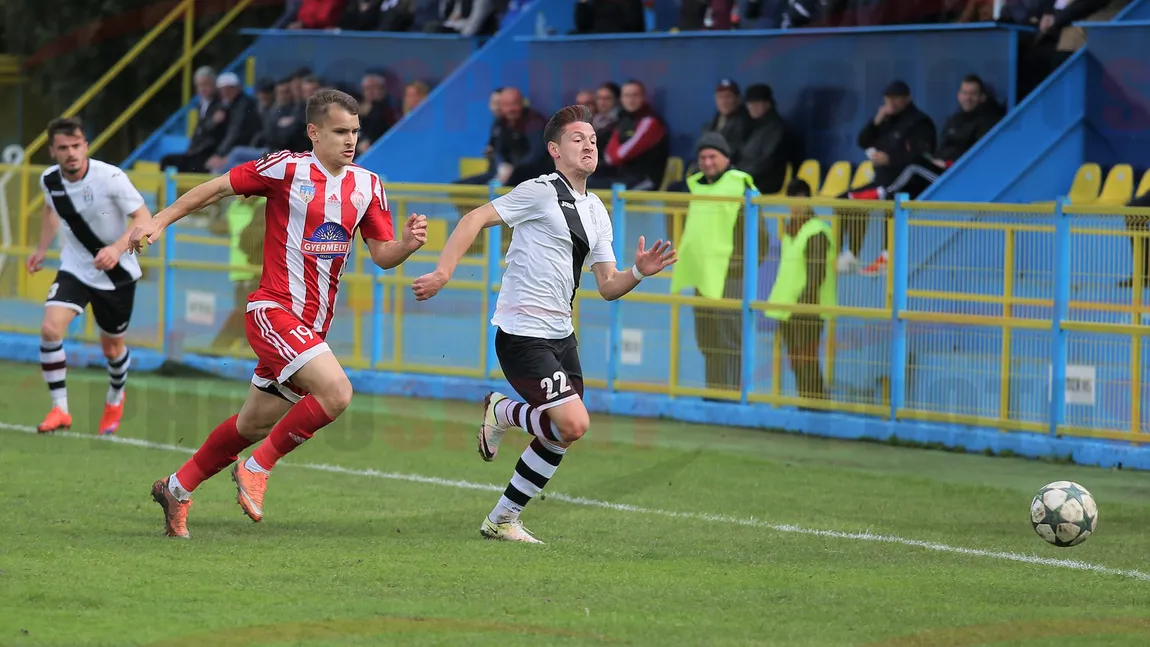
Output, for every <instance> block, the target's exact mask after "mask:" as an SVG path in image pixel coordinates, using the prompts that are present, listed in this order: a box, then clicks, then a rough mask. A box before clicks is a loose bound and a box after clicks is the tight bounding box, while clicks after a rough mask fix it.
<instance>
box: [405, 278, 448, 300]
mask: <svg viewBox="0 0 1150 647" xmlns="http://www.w3.org/2000/svg"><path fill="white" fill-rule="evenodd" d="M448 278H450V277H448V276H447V273H446V272H443V271H442V270H435V271H434V272H431V273H430V274H424V275H423V276H421V277H419V278H418V279H415V282H414V283H412V284H411V291H412V292H414V293H415V299H416V300H417V301H427V300H428V299H430V298H431V297H433V296H435V295H436V294H437V293H438V292H439V291H440V290H442V289H443V286H445V285H447V279H448Z"/></svg>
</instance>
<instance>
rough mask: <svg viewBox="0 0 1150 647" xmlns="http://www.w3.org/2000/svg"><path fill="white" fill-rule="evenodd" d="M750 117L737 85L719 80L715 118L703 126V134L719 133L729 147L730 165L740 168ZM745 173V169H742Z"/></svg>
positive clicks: (716, 89) (730, 80)
mask: <svg viewBox="0 0 1150 647" xmlns="http://www.w3.org/2000/svg"><path fill="white" fill-rule="evenodd" d="M750 121H751V116H750V115H749V114H748V113H747V107H746V106H745V105H743V98H742V96H740V95H739V84H738V83H735V82H734V80H732V79H720V80H719V85H718V87H716V88H715V116H714V117H712V118H711V120H710V121H708V122H707V123H705V124H703V134H706V133H719V134H720V135H722V136H723V140H724V141H726V142H727V145H729V146H730V147H731V151H732V155H733V157H732V158H731V163H732V164H734V165H736V166H739V168H742V166H741V164H742V160H740V159H739V154H740V151H742V150H743V144H744V143H745V142H746V141H747V132H748V131H749V130H750ZM743 170H744V171H746V169H743Z"/></svg>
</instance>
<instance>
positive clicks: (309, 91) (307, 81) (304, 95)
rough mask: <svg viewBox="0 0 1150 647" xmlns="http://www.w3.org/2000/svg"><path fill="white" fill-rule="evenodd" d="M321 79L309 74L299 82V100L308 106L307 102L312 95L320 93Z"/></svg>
mask: <svg viewBox="0 0 1150 647" xmlns="http://www.w3.org/2000/svg"><path fill="white" fill-rule="evenodd" d="M319 85H320V83H319V77H318V76H316V75H314V74H307V75H305V76H304V77H302V78H301V79H300V80H299V100H300V101H302V102H303V103H304V104H307V100H308V99H310V98H311V95H313V94H315V93H316V92H319Z"/></svg>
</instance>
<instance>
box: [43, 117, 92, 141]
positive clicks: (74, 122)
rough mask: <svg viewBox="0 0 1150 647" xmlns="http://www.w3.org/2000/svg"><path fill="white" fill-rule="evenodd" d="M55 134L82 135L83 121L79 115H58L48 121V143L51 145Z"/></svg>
mask: <svg viewBox="0 0 1150 647" xmlns="http://www.w3.org/2000/svg"><path fill="white" fill-rule="evenodd" d="M56 135H79V136H81V137H83V136H84V123H83V122H82V121H80V118H79V117H60V118H58V119H53V120H52V121H49V122H48V144H49V145H51V143H52V140H53V138H55V137H56Z"/></svg>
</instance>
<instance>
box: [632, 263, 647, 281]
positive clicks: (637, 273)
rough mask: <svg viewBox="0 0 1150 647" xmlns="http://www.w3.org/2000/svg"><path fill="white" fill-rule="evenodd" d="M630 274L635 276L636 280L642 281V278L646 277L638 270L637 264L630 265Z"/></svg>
mask: <svg viewBox="0 0 1150 647" xmlns="http://www.w3.org/2000/svg"><path fill="white" fill-rule="evenodd" d="M631 274H632V276H634V277H635V280H636V281H642V280H643V279H645V278H647V277H646V276H645V275H644V274H643V273H642V272H640V271H639V266H638V265H632V266H631Z"/></svg>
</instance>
